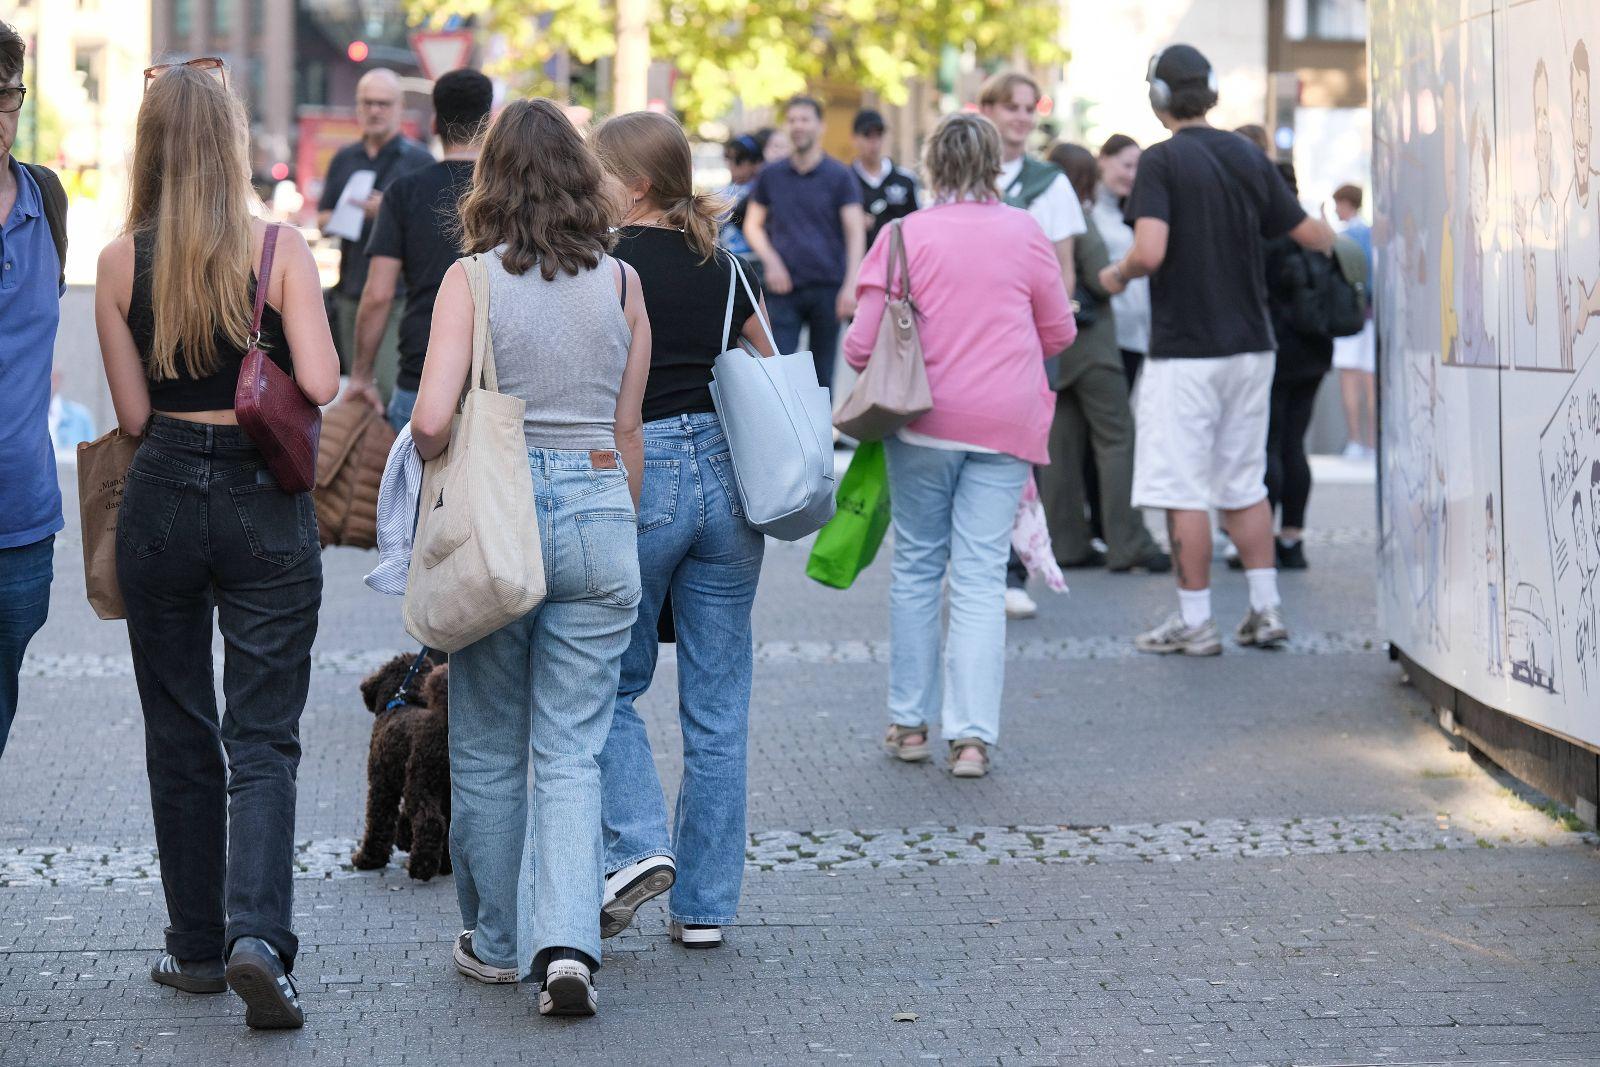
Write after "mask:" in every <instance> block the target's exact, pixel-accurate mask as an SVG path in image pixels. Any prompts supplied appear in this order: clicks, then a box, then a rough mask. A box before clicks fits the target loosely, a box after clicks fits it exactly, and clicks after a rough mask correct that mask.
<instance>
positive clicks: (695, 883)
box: [595, 112, 772, 948]
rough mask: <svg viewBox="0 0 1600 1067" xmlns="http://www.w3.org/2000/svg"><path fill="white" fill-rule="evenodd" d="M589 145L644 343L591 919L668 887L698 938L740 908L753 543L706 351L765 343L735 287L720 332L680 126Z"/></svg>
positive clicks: (602, 132)
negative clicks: (647, 696) (644, 328)
mask: <svg viewBox="0 0 1600 1067" xmlns="http://www.w3.org/2000/svg"><path fill="white" fill-rule="evenodd" d="M595 145H596V148H597V149H598V151H599V153H600V157H601V161H602V163H603V164H604V165H605V167H606V169H607V171H608V172H609V173H610V175H611V177H612V178H613V179H614V181H615V183H616V191H617V193H618V195H620V196H622V197H624V198H625V200H626V202H627V204H628V212H627V216H626V218H627V224H626V225H624V227H623V230H622V236H621V240H619V241H618V243H617V246H616V248H615V250H614V251H613V254H614V255H615V256H616V257H617V258H618V259H621V260H624V261H625V262H627V263H630V264H632V266H633V268H634V269H635V270H636V271H638V272H639V283H640V287H641V288H642V289H643V291H644V300H645V310H646V311H647V312H648V314H649V316H650V332H651V341H652V343H651V353H650V377H649V380H648V382H647V383H646V385H645V395H644V418H645V428H644V456H645V463H644V488H643V492H642V493H641V495H640V500H639V538H638V541H639V572H640V577H641V579H642V586H643V597H642V599H641V600H640V603H639V621H638V622H637V623H636V624H635V625H634V628H633V634H632V637H631V639H630V643H629V646H628V651H627V652H626V653H625V654H624V655H623V658H622V678H621V683H620V686H619V690H618V693H617V703H616V711H615V715H614V716H613V718H612V725H611V733H610V735H609V736H608V738H607V739H606V744H605V748H604V750H603V751H602V752H601V754H600V773H601V787H602V790H603V794H604V804H603V817H604V820H605V826H606V840H607V855H606V875H607V877H606V893H605V904H604V906H603V907H602V909H601V927H600V929H601V935H602V936H604V937H610V936H612V935H614V934H617V933H619V932H621V931H622V930H623V929H624V928H625V927H626V926H627V925H628V923H629V922H631V921H632V918H633V913H634V911H635V910H636V909H637V908H638V907H639V905H640V904H642V903H643V902H644V901H646V900H648V899H650V898H651V897H653V896H656V895H658V894H660V893H662V892H664V891H665V890H666V889H667V888H668V887H669V886H670V887H671V889H672V898H671V902H670V908H669V911H670V913H671V918H672V936H673V938H674V939H675V940H678V941H682V942H683V943H684V944H686V945H690V946H693V947H700V948H710V947H714V946H716V945H719V944H721V942H722V929H721V928H722V927H723V926H726V925H728V924H729V923H731V922H732V921H733V919H734V916H735V914H736V913H737V911H738V907H739V892H740V887H741V884H742V879H743V875H744V848H745V744H746V735H747V732H748V722H749V713H750V681H751V671H752V658H753V657H752V644H751V634H750V609H751V605H752V604H753V603H754V602H755V594H756V582H757V579H759V577H760V575H761V558H762V549H763V546H764V544H765V542H764V540H763V538H762V536H761V535H760V534H759V533H757V532H756V531H755V530H754V529H752V528H751V527H750V526H749V525H748V524H746V523H745V521H744V516H743V513H742V511H741V510H740V504H739V493H738V487H737V485H736V484H735V482H734V476H733V466H732V462H731V460H730V457H729V453H728V441H727V438H726V437H724V436H723V432H722V424H721V423H720V422H719V421H718V419H717V415H716V412H715V410H714V409H713V407H712V403H711V392H710V388H709V386H710V383H711V367H712V362H713V361H714V360H715V359H716V357H717V356H718V355H719V354H721V353H722V352H723V351H725V350H726V349H728V348H730V347H731V346H733V345H734V344H736V343H737V342H738V339H739V338H740V337H741V336H742V337H744V338H745V339H746V340H748V341H750V342H751V343H752V344H753V345H755V346H756V348H757V350H758V351H760V352H761V353H762V354H764V355H771V354H772V353H771V350H770V348H769V346H768V341H767V337H768V334H767V332H766V331H765V330H764V329H763V328H762V325H761V320H760V318H758V317H757V315H756V314H755V312H756V308H755V307H754V306H753V304H752V301H751V298H750V297H749V296H748V295H746V292H745V288H744V286H742V285H737V286H736V287H735V294H736V295H735V298H734V303H733V318H732V322H731V325H730V326H729V328H728V330H727V333H726V334H724V327H723V323H724V321H725V320H726V316H727V305H728V282H729V280H730V278H731V275H730V271H731V270H732V263H733V257H732V256H730V255H729V254H728V253H727V252H719V251H718V250H717V247H716V234H717V222H718V220H717V213H718V210H719V207H720V205H718V204H716V203H715V202H713V201H712V200H710V199H709V198H707V197H702V196H696V195H694V189H693V186H692V176H691V168H690V155H689V141H688V139H687V138H686V137H685V136H684V133H683V129H682V128H681V127H680V126H679V125H678V124H677V123H676V122H675V121H673V120H672V119H670V118H668V117H666V116H664V115H657V114H653V113H650V112H636V113H634V114H630V115H620V116H618V117H616V118H613V119H611V120H610V121H608V122H606V123H605V125H603V126H601V127H600V129H599V131H598V132H597V133H596V135H595ZM755 291H756V292H758V293H759V290H755ZM761 312H762V315H763V316H764V314H765V307H764V306H763V307H762V309H761ZM669 594H670V601H669ZM664 602H666V603H668V604H669V605H670V606H669V608H668V610H670V611H671V613H672V618H673V620H674V621H675V624H676V639H677V642H678V693H679V701H678V703H679V709H680V710H679V714H680V716H681V717H682V719H683V735H684V742H685V743H684V754H683V759H684V776H683V787H682V790H681V792H680V793H679V797H678V814H677V819H676V823H675V826H676V829H675V832H673V833H669V832H668V829H667V807H666V802H665V799H664V797H663V794H662V790H661V780H660V778H659V777H658V776H657V774H656V767H655V760H654V758H653V757H652V755H651V752H650V741H649V738H648V737H647V736H646V734H645V728H644V723H643V722H642V721H641V720H640V718H639V716H638V714H637V712H635V711H634V700H635V699H636V698H637V697H639V696H640V694H642V693H643V692H644V691H645V690H646V689H647V688H649V686H650V679H651V675H652V674H653V673H654V670H655V663H656V652H657V621H658V619H659V617H660V615H661V612H662V607H663V603H664Z"/></svg>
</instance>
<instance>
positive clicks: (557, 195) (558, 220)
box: [461, 99, 617, 281]
mask: <svg viewBox="0 0 1600 1067" xmlns="http://www.w3.org/2000/svg"><path fill="white" fill-rule="evenodd" d="M602 180H603V174H602V172H601V170H600V163H599V161H598V160H597V159H595V156H594V153H593V152H591V151H590V150H589V146H588V145H586V144H584V142H583V137H582V136H581V135H580V134H579V133H578V131H577V130H576V129H574V128H573V125H572V123H571V122H569V121H568V120H567V116H566V115H564V114H562V112H561V109H560V108H558V107H556V105H555V104H553V103H551V102H550V101H548V100H543V99H536V100H513V101H512V102H511V103H509V104H507V105H506V106H505V108H504V109H503V110H502V111H501V112H500V114H498V115H496V116H495V119H494V121H493V122H492V123H490V125H489V132H488V133H487V134H486V135H485V136H484V139H483V152H482V153H481V154H480V155H479V156H478V163H477V166H476V167H475V168H473V171H472V187H471V188H470V189H469V190H468V191H467V195H466V196H465V197H464V198H463V199H462V201H461V232H462V246H463V248H464V249H465V250H466V251H467V252H474V253H475V252H488V251H490V250H492V249H495V248H498V247H500V246H501V245H502V244H503V245H505V246H506V250H505V253H504V254H503V256H502V257H501V262H502V263H503V264H504V265H505V268H506V270H507V272H509V273H511V274H525V273H527V272H528V271H529V270H532V269H533V268H534V266H538V268H539V273H541V274H543V275H544V277H545V280H546V281H551V280H554V278H555V276H556V274H557V272H561V273H564V274H579V273H581V272H583V271H586V270H593V269H595V268H596V267H598V266H599V265H600V260H601V258H602V257H604V256H605V254H606V252H608V251H609V250H610V249H611V246H612V245H613V244H615V243H616V236H615V234H614V233H613V232H612V230H613V227H614V226H615V225H616V222H617V219H616V207H615V205H614V204H613V202H612V200H611V198H610V197H609V196H607V195H606V192H605V190H604V189H603V188H602V187H601V182H602Z"/></svg>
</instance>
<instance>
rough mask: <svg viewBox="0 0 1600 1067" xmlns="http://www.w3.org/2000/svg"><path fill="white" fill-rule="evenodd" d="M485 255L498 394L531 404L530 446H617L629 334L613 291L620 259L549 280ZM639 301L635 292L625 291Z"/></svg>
mask: <svg viewBox="0 0 1600 1067" xmlns="http://www.w3.org/2000/svg"><path fill="white" fill-rule="evenodd" d="M500 252H501V249H495V251H494V252H493V253H491V254H490V255H489V256H488V257H487V259H488V267H489V332H490V334H491V336H492V339H493V341H494V365H495V373H496V376H497V377H498V378H499V384H500V391H501V392H502V393H506V394H509V395H511V396H515V397H520V398H521V399H522V400H523V401H525V402H526V403H527V405H528V408H527V414H526V415H524V416H523V420H522V430H523V436H524V437H525V438H526V440H527V442H528V447H529V448H557V449H598V448H607V449H608V448H615V447H616V414H617V393H618V392H619V391H620V390H621V388H622V371H623V368H624V367H626V366H627V363H628V344H629V342H630V340H631V339H632V337H633V331H632V330H630V329H629V328H628V320H627V319H626V318H625V317H624V316H623V313H622V301H621V298H620V297H618V295H617V261H616V260H614V259H612V258H611V257H610V256H606V257H603V258H602V259H601V260H600V265H599V266H598V267H596V268H595V269H594V270H588V271H584V272H583V273H581V274H577V275H572V274H560V273H558V274H557V275H556V276H555V279H554V280H552V281H545V279H544V275H543V274H541V273H539V268H538V267H537V266H535V267H534V268H533V269H532V270H530V271H528V272H527V273H526V274H521V275H516V274H510V273H508V272H507V271H506V268H505V265H504V264H503V263H502V262H501V261H500ZM629 299H630V300H638V299H639V294H638V293H636V292H635V293H630V294H629Z"/></svg>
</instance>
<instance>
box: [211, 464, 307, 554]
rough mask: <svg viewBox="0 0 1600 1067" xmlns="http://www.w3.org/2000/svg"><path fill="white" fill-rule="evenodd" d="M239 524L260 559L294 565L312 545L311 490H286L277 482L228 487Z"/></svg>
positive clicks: (252, 550) (251, 548)
mask: <svg viewBox="0 0 1600 1067" xmlns="http://www.w3.org/2000/svg"><path fill="white" fill-rule="evenodd" d="M228 495H229V496H231V497H232V498H233V508H234V510H235V511H237V512H238V513H239V524H240V525H241V526H243V527H244V535H245V537H246V538H248V539H249V541H250V551H251V553H252V554H254V555H255V557H256V558H257V559H260V560H265V561H266V562H268V563H276V564H277V565H278V566H280V567H292V566H294V565H295V564H296V563H299V562H300V561H301V560H302V559H304V558H305V556H306V553H307V552H308V551H310V549H311V531H310V525H311V522H310V521H308V520H309V519H310V518H311V494H310V493H285V492H284V491H283V490H282V489H279V488H278V486H277V484H276V483H270V484H269V483H256V484H253V485H236V486H234V487H233V488H232V489H229V490H228Z"/></svg>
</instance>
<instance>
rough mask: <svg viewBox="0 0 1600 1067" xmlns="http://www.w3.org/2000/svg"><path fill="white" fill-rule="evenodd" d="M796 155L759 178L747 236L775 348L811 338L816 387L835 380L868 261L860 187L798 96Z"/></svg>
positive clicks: (793, 132)
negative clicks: (845, 326)
mask: <svg viewBox="0 0 1600 1067" xmlns="http://www.w3.org/2000/svg"><path fill="white" fill-rule="evenodd" d="M784 128H785V130H786V131H787V132H788V135H789V141H790V143H791V144H792V145H793V146H794V152H793V154H792V155H790V156H789V158H788V159H784V160H780V161H779V162H777V163H772V164H769V165H768V166H767V167H766V168H765V169H764V170H762V172H761V173H760V175H759V176H757V178H756V184H755V188H754V189H752V190H751V191H750V207H749V209H748V211H747V212H746V214H745V219H744V235H745V239H746V240H748V241H749V242H750V247H751V248H752V249H754V250H755V253H756V255H758V256H760V257H761V265H762V267H763V269H764V271H765V275H766V289H767V311H768V313H769V314H771V316H772V332H773V334H774V337H775V339H776V340H777V342H778V347H779V348H780V349H781V350H782V351H784V352H793V351H795V350H796V349H797V348H799V347H800V327H801V326H806V327H809V328H810V331H811V357H812V358H813V359H814V360H816V363H817V381H818V382H820V383H822V384H823V385H824V386H826V385H829V384H830V383H831V382H832V381H833V361H834V358H835V357H836V356H837V354H838V350H839V323H841V322H843V321H844V320H845V319H848V318H850V317H851V316H852V315H854V314H855V312H856V271H857V270H858V269H859V268H860V266H861V257H862V256H863V255H865V254H866V248H867V238H866V233H867V224H866V217H865V216H864V215H863V214H862V211H861V186H860V183H859V182H857V181H856V176H855V175H854V174H852V173H851V172H850V169H849V168H848V167H846V166H845V165H844V164H843V163H840V162H839V161H838V160H837V159H834V158H832V157H831V156H829V155H828V154H827V153H826V152H824V151H823V150H822V129H823V125H822V105H821V104H819V103H817V101H816V100H814V99H812V98H811V97H809V96H797V97H795V98H794V99H793V100H791V101H789V106H788V107H787V108H786V109H785V111H784Z"/></svg>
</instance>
